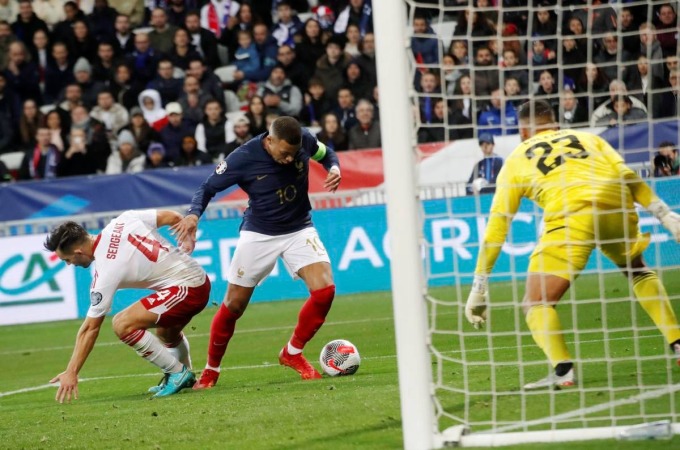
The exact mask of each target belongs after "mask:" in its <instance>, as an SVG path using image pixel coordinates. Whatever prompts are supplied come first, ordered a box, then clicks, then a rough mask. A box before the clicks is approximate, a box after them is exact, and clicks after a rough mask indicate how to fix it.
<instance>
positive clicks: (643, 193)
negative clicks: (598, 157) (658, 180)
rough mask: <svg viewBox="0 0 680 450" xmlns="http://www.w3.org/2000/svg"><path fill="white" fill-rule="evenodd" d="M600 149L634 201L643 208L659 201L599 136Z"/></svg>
mask: <svg viewBox="0 0 680 450" xmlns="http://www.w3.org/2000/svg"><path fill="white" fill-rule="evenodd" d="M595 139H596V141H597V143H598V148H599V150H600V152H601V153H602V155H603V156H604V157H605V158H606V159H607V161H609V163H610V164H611V165H612V167H613V168H614V169H615V170H616V171H617V173H618V175H619V177H620V179H621V182H622V183H624V184H625V185H626V186H627V187H628V190H630V193H631V194H632V196H633V200H634V201H635V202H636V203H639V204H640V205H642V206H643V207H645V208H647V207H648V206H649V204H650V203H652V202H654V201H656V200H658V199H659V198H658V197H657V196H656V194H655V193H654V191H653V190H652V188H650V187H649V186H648V185H647V183H645V182H644V181H643V180H642V178H640V176H639V175H638V174H636V173H635V172H633V171H632V170H631V169H630V167H628V166H627V165H626V163H625V161H624V160H623V158H622V157H621V155H619V153H618V152H617V151H616V150H614V148H612V146H611V145H609V143H608V142H607V141H605V140H604V139H602V138H601V137H599V136H596V137H595Z"/></svg>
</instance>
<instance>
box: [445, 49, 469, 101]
mask: <svg viewBox="0 0 680 450" xmlns="http://www.w3.org/2000/svg"><path fill="white" fill-rule="evenodd" d="M441 73H442V76H441V85H442V92H445V93H446V94H448V95H453V90H454V89H455V88H456V82H457V81H458V78H460V77H461V76H462V75H463V73H464V71H463V69H462V68H461V66H458V65H456V59H455V58H454V57H453V56H451V55H448V54H447V55H444V56H442V66H441Z"/></svg>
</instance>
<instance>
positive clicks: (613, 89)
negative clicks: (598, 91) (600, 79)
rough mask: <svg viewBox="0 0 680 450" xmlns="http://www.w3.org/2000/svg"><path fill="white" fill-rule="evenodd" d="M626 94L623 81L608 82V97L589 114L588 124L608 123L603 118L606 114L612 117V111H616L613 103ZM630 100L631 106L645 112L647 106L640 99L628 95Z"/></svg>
mask: <svg viewBox="0 0 680 450" xmlns="http://www.w3.org/2000/svg"><path fill="white" fill-rule="evenodd" d="M627 95H628V88H626V85H625V83H624V82H623V81H621V80H614V81H612V82H611V83H609V98H608V99H607V100H606V101H605V102H603V103H602V104H601V105H600V106H598V107H597V109H595V110H594V111H593V114H592V115H591V116H590V126H592V127H594V126H597V124H599V125H603V124H608V123H609V121H608V120H607V121H606V123H605V121H603V118H604V117H607V116H609V117H613V116H614V115H613V114H612V113H615V112H616V111H615V110H614V103H615V102H616V100H617V99H618V98H619V97H622V96H627ZM630 100H631V105H632V106H634V107H636V108H640V109H641V110H642V111H643V112H645V113H647V107H646V106H645V105H644V104H643V103H642V102H641V101H640V100H638V99H637V98H635V97H630Z"/></svg>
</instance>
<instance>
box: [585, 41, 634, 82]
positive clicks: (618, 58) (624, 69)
mask: <svg viewBox="0 0 680 450" xmlns="http://www.w3.org/2000/svg"><path fill="white" fill-rule="evenodd" d="M632 61H633V55H631V54H630V53H628V51H626V50H625V49H619V40H618V38H617V36H616V34H615V33H611V32H610V33H607V34H605V35H604V37H603V38H602V46H601V47H600V50H599V51H598V52H597V53H596V54H595V56H594V58H593V62H594V63H595V64H597V65H598V66H600V67H601V68H602V71H603V72H604V74H605V75H607V78H609V79H610V80H615V79H619V80H625V79H627V78H628V72H629V71H630V70H631V69H632V67H631V66H632V64H633V63H632Z"/></svg>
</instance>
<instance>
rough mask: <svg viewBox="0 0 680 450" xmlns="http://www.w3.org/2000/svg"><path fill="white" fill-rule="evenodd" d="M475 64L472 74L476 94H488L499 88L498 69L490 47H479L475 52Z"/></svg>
mask: <svg viewBox="0 0 680 450" xmlns="http://www.w3.org/2000/svg"><path fill="white" fill-rule="evenodd" d="M475 55H476V56H475V65H474V69H473V72H472V76H473V78H474V80H475V92H474V93H475V95H476V96H485V95H486V96H488V95H490V94H491V92H492V91H494V90H495V89H498V78H499V72H498V69H497V68H496V67H495V66H494V64H493V59H492V56H491V50H489V48H488V47H482V46H480V47H478V48H477V51H476V52H475Z"/></svg>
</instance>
